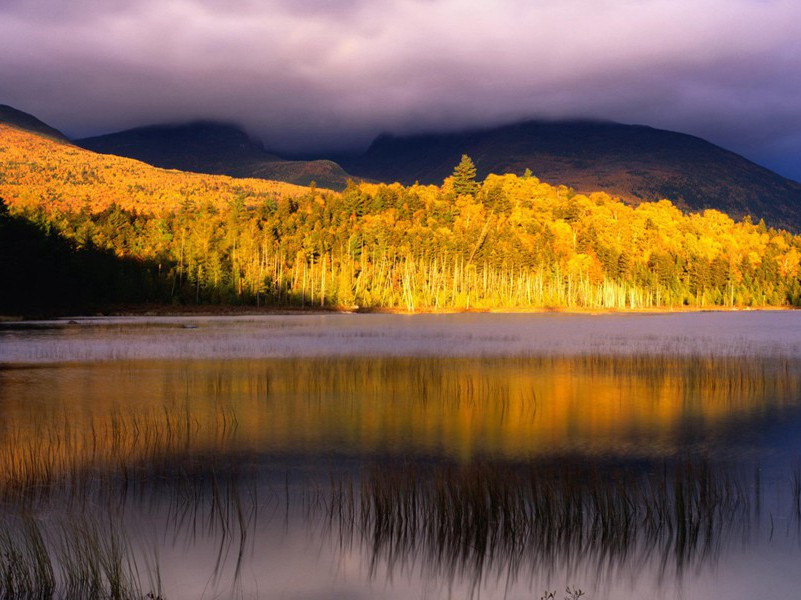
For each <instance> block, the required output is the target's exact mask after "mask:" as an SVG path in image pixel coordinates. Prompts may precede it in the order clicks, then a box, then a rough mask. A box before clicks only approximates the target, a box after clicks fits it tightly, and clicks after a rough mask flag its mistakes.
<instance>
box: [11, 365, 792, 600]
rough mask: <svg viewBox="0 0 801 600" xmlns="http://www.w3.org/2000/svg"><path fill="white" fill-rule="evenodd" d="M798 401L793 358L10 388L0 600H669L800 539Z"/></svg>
mask: <svg viewBox="0 0 801 600" xmlns="http://www.w3.org/2000/svg"><path fill="white" fill-rule="evenodd" d="M799 404H801V368H800V366H799V364H798V363H797V362H796V361H794V360H791V359H787V358H784V359H780V358H775V357H774V358H766V357H762V358H759V357H754V358H749V359H741V358H735V357H728V358H726V357H718V358H715V357H709V356H705V357H690V356H648V357H634V356H627V357H621V356H617V357H612V356H580V357H539V358H516V359H503V360H501V359H493V358H487V359H467V358H451V359H444V358H440V359H431V358H426V359H423V358H417V359H412V358H389V357H384V358H372V359H368V358H359V359H357V358H337V359H313V360H312V359H305V360H300V359H281V360H278V359H271V360H252V359H248V360H239V359H237V360H227V361H197V360H195V361H184V360H181V361H152V362H148V361H132V362H105V363H101V362H98V363H89V364H83V363H75V364H61V365H49V366H39V367H32V366H17V367H13V368H11V367H9V368H5V369H2V370H0V415H1V416H2V419H0V499H1V500H2V519H3V531H4V534H3V535H2V536H0V585H5V586H6V587H5V588H3V589H2V590H0V596H3V597H9V598H16V597H50V596H52V595H54V594H55V595H56V596H57V597H110V598H111V597H113V598H123V597H130V598H135V597H136V598H142V597H143V596H145V594H147V593H152V594H153V596H154V597H155V596H159V595H163V597H164V598H168V599H170V600H172V599H176V598H197V597H202V596H203V595H205V596H206V597H223V598H225V597H229V596H230V597H234V596H236V597H266V598H271V597H279V596H281V594H284V593H290V592H293V591H294V592H298V589H299V588H298V586H300V587H302V586H303V585H306V586H312V587H313V589H314V590H318V591H319V592H320V594H321V595H320V597H325V596H324V595H323V593H324V592H323V591H324V590H328V591H329V592H331V590H332V589H333V588H332V587H331V586H334V588H336V586H337V585H340V586H342V585H344V584H345V583H347V586H346V587H343V588H342V589H340V590H339V592H337V593H341V594H342V595H343V596H348V595H350V596H351V597H355V596H358V595H362V596H367V597H370V596H375V593H374V592H375V590H373V588H371V587H370V586H372V585H375V584H376V582H381V584H382V585H383V586H384V587H383V588H382V590H383V591H382V592H381V593H380V594H378V595H380V596H382V597H392V596H393V595H394V596H395V597H398V598H403V597H420V596H421V595H423V591H425V590H428V592H425V593H429V592H430V595H432V596H439V595H446V593H445V592H444V591H443V590H451V593H456V592H458V594H463V595H466V596H469V595H471V594H479V593H480V594H481V595H482V596H485V597H493V596H494V595H500V596H504V595H505V596H506V597H518V596H519V597H529V598H530V597H532V596H533V597H538V596H535V595H534V593H535V592H536V591H539V589H540V588H538V587H537V586H539V585H544V583H543V582H545V583H548V582H551V581H556V580H560V581H567V582H568V583H570V584H576V585H580V586H582V587H584V589H585V590H588V591H590V592H591V593H590V597H592V598H599V597H603V596H604V595H605V594H610V593H611V591H610V590H614V591H615V592H616V597H626V596H625V594H623V595H621V594H620V593H618V592H620V590H619V586H620V582H621V581H626V580H637V581H640V580H641V579H642V578H644V579H645V580H646V581H647V583H646V584H641V583H638V585H645V588H646V589H651V590H656V589H665V586H666V584H665V582H666V581H670V582H675V581H681V582H687V581H697V578H699V577H703V576H707V575H703V574H709V573H713V572H715V571H714V570H715V569H723V570H724V571H725V565H726V564H727V563H728V561H729V560H730V557H731V556H736V555H738V554H741V553H743V552H746V553H748V552H753V551H756V549H757V548H759V549H760V550H759V552H760V553H765V552H767V554H766V555H769V552H768V551H767V550H766V549H770V548H774V547H775V548H779V549H780V550H779V551H780V552H781V553H785V552H787V548H789V547H792V544H797V542H798V541H799V536H798V526H799V523H801V518H799V517H800V516H801V474H800V473H801V472H799V471H798V469H797V468H796V466H795V464H794V462H793V460H792V459H791V458H788V457H791V456H792V455H793V454H794V453H795V452H796V449H795V447H794V446H793V444H794V443H795V441H794V437H795V436H794V435H793V434H794V432H795V431H797V427H798V424H799V423H801V417H800V416H799ZM310 544H311V545H312V546H313V547H316V550H315V551H310V550H309V549H310V547H311V546H310ZM793 552H797V549H796V550H793ZM265 557H270V560H272V561H274V562H273V564H267V563H265V562H264V561H266V560H267V558H265ZM290 559H291V561H292V564H293V565H296V566H295V567H294V568H295V569H297V570H300V569H307V570H309V571H310V572H311V573H312V575H309V576H308V578H307V579H306V580H303V581H302V582H299V581H294V582H293V581H287V580H286V579H284V578H285V577H288V576H289V575H288V572H289V571H290V570H291V569H290V570H288V569H283V570H282V569H281V568H280V565H282V564H283V565H285V564H286V561H289V560H290ZM282 561H284V562H282ZM320 565H328V567H327V569H326V568H321V567H320ZM699 574H700V575H699ZM36 581H41V582H43V583H42V587H40V588H36V589H38V591H37V592H36V593H35V594H32V593H31V594H29V593H28V592H30V591H31V590H32V589H34V588H35V586H34V583H32V582H36ZM2 582H5V583H2ZM670 585H673V584H670ZM668 587H669V586H668ZM310 589H311V588H310ZM432 590H433V591H432ZM437 590H439V591H437ZM454 590H456V592H454ZM307 591H308V590H307ZM298 593H299V592H298ZM315 593H317V592H315ZM683 593H684V595H685V596H687V597H693V595H692V594H691V593H690V594H688V593H686V590H684V592H683ZM87 594H88V595H87ZM309 594H310V595H312V596H313V594H312V592H309ZM332 594H333V593H332Z"/></svg>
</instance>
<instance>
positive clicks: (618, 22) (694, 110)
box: [0, 0, 801, 180]
mask: <svg viewBox="0 0 801 600" xmlns="http://www.w3.org/2000/svg"><path fill="white" fill-rule="evenodd" d="M0 103H3V104H10V105H11V106H14V107H16V108H18V109H21V110H24V111H26V112H30V113H33V114H34V115H36V116H38V117H39V118H41V119H43V120H44V121H46V122H47V123H49V124H50V125H52V126H54V127H56V128H58V129H61V130H62V131H63V132H65V133H66V134H67V135H69V136H72V137H83V136H88V135H96V134H101V133H108V132H111V131H117V130H121V129H125V128H128V127H134V126H139V125H146V124H154V123H161V122H183V121H188V120H193V119H200V118H203V119H218V120H226V121H232V122H235V123H238V124H241V125H243V126H244V127H245V128H246V129H247V130H248V131H250V132H251V133H252V134H254V135H256V136H257V137H260V138H261V139H262V140H263V141H264V143H265V145H266V146H267V147H269V148H271V149H276V150H279V151H282V152H285V153H286V152H290V153H293V152H312V153H314V152H318V153H319V152H323V153H324V152H330V151H333V150H340V149H351V150H358V149H360V148H364V147H366V146H367V145H368V144H369V142H370V141H371V140H372V138H374V137H375V136H376V135H377V134H379V133H381V132H384V131H388V132H392V133H396V134H403V133H419V132H428V131H450V130H460V129H465V128H471V127H484V126H491V125H497V124H505V123H509V122H513V121H517V120H521V119H526V118H548V119H552V118H598V119H609V120H614V121H619V122H623V123H638V124H645V125H651V126H654V127H662V128H666V129H672V130H676V131H681V132H685V133H691V134H694V135H699V136H701V137H704V138H706V139H709V140H710V141H713V142H715V143H717V144H720V145H722V146H724V147H726V148H729V149H732V150H735V151H737V152H739V153H741V154H743V155H745V156H747V157H748V158H750V159H752V160H754V161H756V162H758V163H760V164H763V165H765V166H767V167H769V168H772V169H774V170H776V171H777V172H779V173H781V174H783V175H786V176H789V177H792V178H794V179H796V180H801V1H799V0H340V1H335V0H130V1H127V2H126V1H123V0H0Z"/></svg>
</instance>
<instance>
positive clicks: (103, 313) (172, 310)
mask: <svg viewBox="0 0 801 600" xmlns="http://www.w3.org/2000/svg"><path fill="white" fill-rule="evenodd" d="M799 308H801V307H796V306H734V307H732V306H703V307H701V306H667V307H665V306H662V307H651V308H583V307H536V308H534V307H532V308H478V309H475V308H471V309H466V310H465V309H434V310H429V309H424V310H415V311H409V310H406V309H403V308H361V307H353V308H347V307H319V306H318V307H314V308H299V307H273V306H271V307H255V306H231V305H196V306H181V307H174V306H166V305H164V306H160V305H156V306H121V307H113V308H108V309H103V310H86V311H84V312H71V311H52V312H48V311H43V312H41V313H32V314H28V315H14V314H8V315H3V314H0V323H10V322H24V321H40V320H64V319H82V318H92V317H100V318H102V317H226V316H232V317H247V316H267V315H274V316H300V315H333V314H382V315H455V314H515V315H525V314H532V315H535V314H565V315H612V314H620V315H627V314H642V315H648V314H686V313H710V312H756V311H773V312H777V311H788V312H790V311H795V310H799Z"/></svg>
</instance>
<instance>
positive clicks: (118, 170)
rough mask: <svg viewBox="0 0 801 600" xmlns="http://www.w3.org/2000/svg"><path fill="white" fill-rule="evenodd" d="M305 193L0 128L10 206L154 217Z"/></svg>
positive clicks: (0, 185) (1, 172) (1, 173)
mask: <svg viewBox="0 0 801 600" xmlns="http://www.w3.org/2000/svg"><path fill="white" fill-rule="evenodd" d="M305 191H306V189H305V188H303V187H300V186H296V185H292V184H288V183H280V182H274V181H263V180H260V179H232V178H231V177H224V176H210V175H198V174H190V173H182V172H179V171H168V170H164V169H158V168H155V167H151V166H149V165H146V164H144V163H141V162H139V161H136V160H131V159H128V158H121V157H117V156H107V155H101V154H96V153H94V152H90V151H88V150H83V149H81V148H78V147H77V146H73V145H71V144H68V143H61V142H59V141H57V140H55V139H51V138H47V137H43V136H39V135H35V134H32V133H29V132H26V131H23V130H21V129H17V128H14V127H9V126H7V125H2V124H0V197H2V198H3V199H5V201H6V203H7V204H9V205H10V206H12V207H18V208H25V207H27V208H31V207H38V206H41V207H46V208H47V209H48V210H52V211H79V210H83V209H88V210H89V211H91V212H93V213H97V212H100V211H102V210H104V209H106V208H108V207H109V206H111V205H112V204H114V205H116V206H119V207H120V208H122V209H124V210H131V211H136V212H143V213H159V212H163V211H170V210H175V209H177V208H178V206H179V205H180V204H181V203H185V202H191V203H197V204H212V205H214V206H218V207H224V206H227V205H229V204H231V203H232V202H234V201H237V200H238V201H242V202H244V204H245V205H246V206H254V205H257V204H260V203H261V202H263V200H264V198H267V197H270V198H285V197H293V196H298V195H301V194H303V193H305Z"/></svg>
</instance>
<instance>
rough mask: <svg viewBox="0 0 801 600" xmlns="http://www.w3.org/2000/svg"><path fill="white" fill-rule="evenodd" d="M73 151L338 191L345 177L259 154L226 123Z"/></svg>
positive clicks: (333, 168) (128, 135) (135, 134)
mask: <svg viewBox="0 0 801 600" xmlns="http://www.w3.org/2000/svg"><path fill="white" fill-rule="evenodd" d="M75 143H76V144H77V145H78V146H81V147H82V148H86V149H87V150H92V151H94V152H100V153H103V154H114V155H117V156H125V157H128V158H135V159H137V160H141V161H142V162H146V163H148V164H150V165H154V166H157V167H162V168H165V169H179V170H181V171H191V172H195V173H208V174H213V175H230V176H232V177H257V178H261V179H271V180H276V181H286V182H289V183H295V184H298V185H309V184H310V183H311V182H312V181H315V182H316V183H317V185H319V186H321V187H329V188H333V189H341V188H344V187H345V184H346V182H347V179H348V174H347V173H346V172H345V171H344V170H343V169H342V168H341V167H340V166H339V165H338V164H336V163H334V162H332V161H329V160H313V161H297V160H291V161H290V160H284V159H282V158H281V157H279V156H277V155H275V154H272V153H270V152H268V151H266V150H265V149H264V146H263V145H262V144H261V143H260V142H258V141H256V140H254V139H252V138H251V137H250V136H248V134H247V133H245V132H244V131H243V130H242V129H240V128H239V127H237V126H235V125H230V124H227V123H216V122H210V121H198V122H195V123H187V124H184V125H153V126H150V127H138V128H135V129H128V130H126V131H120V132H118V133H111V134H108V135H101V136H97V137H91V138H84V139H81V140H76V142H75Z"/></svg>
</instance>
